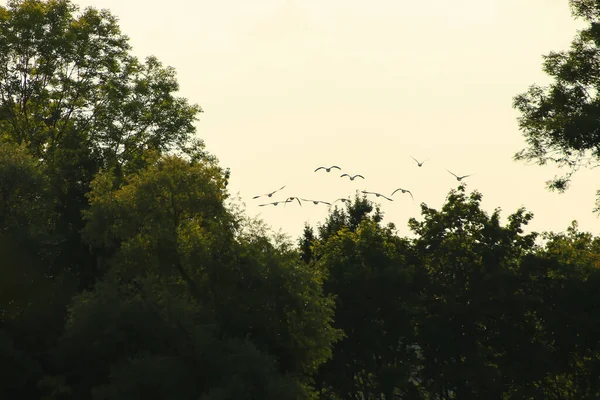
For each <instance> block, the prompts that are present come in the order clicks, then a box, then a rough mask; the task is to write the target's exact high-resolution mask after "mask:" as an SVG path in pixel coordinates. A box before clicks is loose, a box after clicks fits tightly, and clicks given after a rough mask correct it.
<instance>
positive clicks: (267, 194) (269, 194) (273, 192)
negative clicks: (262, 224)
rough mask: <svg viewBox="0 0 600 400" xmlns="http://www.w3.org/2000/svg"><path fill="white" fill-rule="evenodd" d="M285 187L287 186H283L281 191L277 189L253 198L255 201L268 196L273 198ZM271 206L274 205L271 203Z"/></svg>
mask: <svg viewBox="0 0 600 400" xmlns="http://www.w3.org/2000/svg"><path fill="white" fill-rule="evenodd" d="M284 187H285V185H283V186H282V187H280V188H279V189H277V190H274V191H272V192H271V193H265V194H259V195H258V196H254V197H253V199H258V198H259V197H262V196H268V197H271V196H273V195H274V194H275V193H277V192H279V191H280V190H281V189H283V188H284ZM269 204H272V203H269Z"/></svg>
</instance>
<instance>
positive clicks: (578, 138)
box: [513, 0, 600, 204]
mask: <svg viewBox="0 0 600 400" xmlns="http://www.w3.org/2000/svg"><path fill="white" fill-rule="evenodd" d="M570 4H571V9H572V11H573V15H575V16H576V17H579V18H581V19H583V20H584V21H585V22H586V23H587V24H588V25H587V27H586V28H585V29H582V30H581V31H579V32H578V33H577V36H576V37H575V39H574V40H573V42H572V44H571V48H570V49H569V50H568V51H560V52H550V53H549V54H547V55H545V56H544V64H543V70H544V72H545V73H546V74H548V75H549V76H550V77H551V78H552V83H550V84H549V85H548V86H543V87H542V86H539V85H532V86H531V87H530V88H529V89H528V90H527V92H525V93H522V94H520V95H518V96H516V97H515V98H514V103H513V104H514V107H515V108H516V109H518V110H519V112H520V114H521V116H520V118H519V125H520V127H521V130H522V131H523V132H524V135H525V138H526V141H527V147H526V148H525V149H523V150H522V151H520V152H519V153H517V154H516V156H515V158H516V159H517V160H527V161H535V162H537V163H539V164H542V165H543V164H545V163H547V162H549V161H550V162H553V163H556V164H557V165H559V166H560V167H566V168H567V169H568V172H567V173H566V174H565V175H564V176H561V177H555V178H554V179H553V180H551V181H549V182H548V185H549V187H550V188H551V189H557V190H560V191H564V190H565V189H567V187H568V184H569V181H570V178H571V176H572V175H573V173H574V172H575V171H577V170H578V169H579V168H581V167H595V166H597V165H598V163H599V161H600V124H599V123H598V119H599V117H600V97H599V96H600V91H599V89H600V3H598V2H597V1H594V0H570ZM599 204H600V203H599Z"/></svg>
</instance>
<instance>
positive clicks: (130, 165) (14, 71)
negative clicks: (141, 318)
mask: <svg viewBox="0 0 600 400" xmlns="http://www.w3.org/2000/svg"><path fill="white" fill-rule="evenodd" d="M76 11H77V7H76V6H75V5H73V4H72V3H71V2H70V1H68V0H49V1H42V0H10V1H8V4H7V7H0V136H1V137H2V140H4V141H9V142H14V143H17V144H24V145H25V146H26V147H27V149H28V150H29V152H30V154H31V155H32V156H33V157H34V158H35V159H38V160H41V163H42V164H41V165H42V167H43V169H44V171H45V173H46V174H47V176H48V177H49V180H50V189H51V191H52V194H53V195H54V197H55V198H56V202H55V211H56V212H57V213H58V215H59V218H58V220H57V228H58V230H59V231H60V232H61V234H62V235H63V237H64V239H65V241H64V243H63V244H62V246H61V248H60V252H59V255H58V257H57V259H56V261H55V262H56V264H57V265H60V266H61V268H63V269H66V270H73V271H74V272H76V274H77V275H78V276H79V278H80V280H81V285H82V287H89V286H90V285H91V284H92V283H93V281H94V279H95V278H97V276H98V275H97V274H98V271H96V269H95V265H96V263H95V260H94V256H93V255H90V254H89V251H88V250H87V249H86V247H85V246H84V245H83V244H82V242H81V238H80V235H79V231H80V230H81V229H82V228H83V221H82V219H81V212H82V211H83V210H85V209H86V208H87V201H86V198H85V194H86V193H87V191H88V190H89V184H90V182H91V180H92V179H93V177H94V175H95V173H96V172H98V171H99V170H100V169H101V168H105V169H111V168H112V171H113V173H114V174H116V175H117V176H123V174H125V173H127V172H131V171H135V170H137V169H140V168H143V167H144V166H145V165H146V164H147V154H148V153H149V152H158V153H159V154H162V153H165V152H178V153H182V154H183V153H185V154H187V155H188V156H189V157H192V158H198V157H202V156H203V155H204V153H203V150H202V142H201V141H198V140H197V139H194V138H193V137H192V135H193V133H194V132H195V127H194V125H193V122H194V121H195V119H196V118H197V115H198V113H199V112H200V111H201V109H200V108H199V107H198V106H197V105H190V104H188V102H187V100H185V99H183V98H178V97H176V96H174V93H175V92H176V91H177V90H178V84H177V81H176V79H175V71H174V70H173V68H168V67H164V66H163V65H162V64H161V63H160V62H159V61H158V60H157V59H156V58H155V57H148V58H147V59H146V61H145V62H140V61H139V60H138V59H136V58H135V57H133V56H132V55H130V50H131V49H130V46H129V44H128V43H127V42H128V38H127V37H126V36H124V35H123V34H122V33H121V31H120V29H119V27H118V24H117V19H116V18H115V17H114V16H112V15H111V14H110V13H109V12H108V11H106V10H102V11H98V10H96V9H94V8H87V9H86V10H85V11H84V12H83V13H81V14H80V15H78V16H76V15H75V12H76Z"/></svg>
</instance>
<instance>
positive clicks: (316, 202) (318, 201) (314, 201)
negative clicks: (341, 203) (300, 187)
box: [300, 199, 331, 206]
mask: <svg viewBox="0 0 600 400" xmlns="http://www.w3.org/2000/svg"><path fill="white" fill-rule="evenodd" d="M300 200H302V201H312V203H313V204H319V203H323V204H327V205H328V206H330V205H331V203H328V202H326V201H322V200H309V199H300Z"/></svg>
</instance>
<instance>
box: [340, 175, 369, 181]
mask: <svg viewBox="0 0 600 400" xmlns="http://www.w3.org/2000/svg"><path fill="white" fill-rule="evenodd" d="M345 176H347V177H348V178H350V180H351V181H353V180H354V179H356V178H363V179H365V177H364V176H362V175H359V174H356V175H354V176H350V175H348V174H342V175H340V178H343V177H345Z"/></svg>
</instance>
